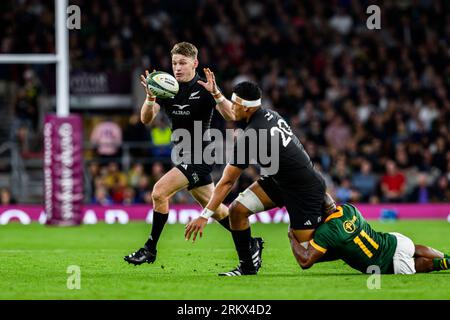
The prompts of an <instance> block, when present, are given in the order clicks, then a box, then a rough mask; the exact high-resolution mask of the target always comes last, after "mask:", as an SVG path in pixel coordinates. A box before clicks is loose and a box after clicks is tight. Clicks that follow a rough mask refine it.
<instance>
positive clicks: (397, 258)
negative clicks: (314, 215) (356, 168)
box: [288, 197, 450, 274]
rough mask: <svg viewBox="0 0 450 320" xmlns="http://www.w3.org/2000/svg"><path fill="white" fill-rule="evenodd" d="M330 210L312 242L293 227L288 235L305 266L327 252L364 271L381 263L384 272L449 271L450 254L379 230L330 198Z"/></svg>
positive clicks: (325, 213) (358, 214)
mask: <svg viewBox="0 0 450 320" xmlns="http://www.w3.org/2000/svg"><path fill="white" fill-rule="evenodd" d="M327 202H328V206H327V207H328V210H326V211H325V212H324V214H323V223H322V224H321V225H320V226H319V227H318V228H317V230H316V232H315V233H314V237H313V239H312V240H310V242H309V245H304V244H300V243H299V241H298V240H297V239H296V238H295V236H294V234H293V232H292V230H291V231H289V233H288V236H289V239H290V242H291V248H292V252H293V254H294V256H295V258H296V260H297V262H298V264H299V265H300V266H301V267H302V269H308V268H310V267H312V266H313V265H314V263H316V262H319V260H322V258H323V257H324V255H325V254H329V253H330V252H331V253H332V255H333V257H334V258H337V259H342V260H344V262H346V263H347V264H348V265H349V266H350V267H352V268H354V269H356V270H359V271H361V272H363V273H370V272H369V270H368V268H369V267H371V266H378V267H379V268H380V272H381V273H382V274H414V273H416V272H417V273H423V272H431V271H439V270H448V269H449V267H450V256H449V255H447V254H443V253H442V252H440V251H437V250H435V249H433V248H430V247H427V246H423V245H419V244H416V245H414V243H413V241H412V240H411V239H409V238H408V237H406V236H404V235H402V234H400V233H395V232H393V233H384V232H376V231H374V230H373V229H372V227H371V226H370V225H369V223H367V221H366V220H364V218H363V216H362V215H361V213H360V212H359V210H358V209H357V208H356V207H354V206H352V205H351V204H344V205H342V206H338V207H336V204H335V203H334V200H333V199H332V198H331V197H329V198H328V199H327Z"/></svg>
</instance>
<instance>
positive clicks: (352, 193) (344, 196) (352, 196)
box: [335, 178, 360, 203]
mask: <svg viewBox="0 0 450 320" xmlns="http://www.w3.org/2000/svg"><path fill="white" fill-rule="evenodd" d="M335 196H336V200H337V201H339V202H342V203H346V202H349V201H351V202H358V201H359V199H360V194H359V192H358V191H356V190H354V189H353V188H352V185H351V183H350V180H349V179H348V178H344V179H343V180H342V181H341V183H340V184H339V185H338V186H337V187H336V193H335Z"/></svg>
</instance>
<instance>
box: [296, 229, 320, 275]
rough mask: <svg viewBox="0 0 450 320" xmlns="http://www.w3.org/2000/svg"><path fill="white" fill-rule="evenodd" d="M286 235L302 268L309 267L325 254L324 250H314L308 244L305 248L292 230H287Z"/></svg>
mask: <svg viewBox="0 0 450 320" xmlns="http://www.w3.org/2000/svg"><path fill="white" fill-rule="evenodd" d="M288 237H289V239H290V242H291V249H292V253H293V254H294V257H295V259H296V260H297V263H298V264H299V265H300V267H301V268H302V269H309V268H311V267H312V266H313V265H314V264H315V263H316V262H318V261H319V259H320V258H321V257H322V256H323V255H324V254H325V253H324V252H321V251H318V250H316V249H315V248H314V247H313V246H311V245H309V244H308V246H307V247H306V248H305V247H304V246H303V245H302V244H301V243H300V242H298V240H297V238H296V237H295V235H294V232H293V231H292V230H290V231H289V233H288Z"/></svg>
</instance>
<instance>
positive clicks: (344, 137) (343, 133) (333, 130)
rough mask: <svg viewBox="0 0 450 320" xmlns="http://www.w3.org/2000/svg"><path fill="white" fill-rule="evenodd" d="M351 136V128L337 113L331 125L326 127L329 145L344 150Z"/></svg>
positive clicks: (326, 137)
mask: <svg viewBox="0 0 450 320" xmlns="http://www.w3.org/2000/svg"><path fill="white" fill-rule="evenodd" d="M350 137H351V130H350V128H349V126H348V125H347V124H345V122H344V120H343V119H342V117H341V116H339V115H336V116H335V118H334V119H333V120H331V123H330V125H329V126H328V127H327V128H326V129H325V139H326V140H327V143H328V145H329V146H331V147H333V148H336V149H337V150H338V151H342V150H344V148H345V146H346V144H347V142H348V140H349V139H350Z"/></svg>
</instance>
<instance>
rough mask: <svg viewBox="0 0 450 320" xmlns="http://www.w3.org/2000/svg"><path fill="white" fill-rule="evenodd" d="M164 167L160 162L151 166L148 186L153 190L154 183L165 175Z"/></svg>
mask: <svg viewBox="0 0 450 320" xmlns="http://www.w3.org/2000/svg"><path fill="white" fill-rule="evenodd" d="M165 173H166V172H165V170H164V166H163V165H162V163H161V162H155V163H153V165H152V171H151V174H150V186H151V187H152V188H153V186H154V185H155V183H156V182H157V181H158V180H159V179H160V178H161V177H162V176H163V175H164V174H165Z"/></svg>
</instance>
